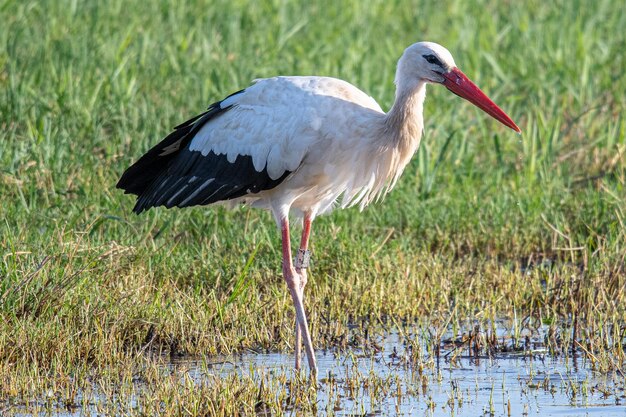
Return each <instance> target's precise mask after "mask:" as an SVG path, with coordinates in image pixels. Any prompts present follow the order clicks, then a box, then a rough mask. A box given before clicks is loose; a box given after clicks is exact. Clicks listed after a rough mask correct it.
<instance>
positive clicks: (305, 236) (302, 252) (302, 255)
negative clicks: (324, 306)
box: [296, 212, 313, 369]
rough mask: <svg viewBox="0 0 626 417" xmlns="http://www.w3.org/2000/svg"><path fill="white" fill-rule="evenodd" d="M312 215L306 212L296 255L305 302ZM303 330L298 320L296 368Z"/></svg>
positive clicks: (297, 270)
mask: <svg viewBox="0 0 626 417" xmlns="http://www.w3.org/2000/svg"><path fill="white" fill-rule="evenodd" d="M312 217H313V216H312V215H311V213H310V212H307V213H305V215H304V220H303V222H302V238H301V239H300V249H299V250H298V254H297V255H296V273H297V274H298V275H299V276H300V298H301V299H302V303H303V304H304V287H305V286H306V283H307V272H306V270H307V268H308V266H309V256H310V255H309V251H308V247H309V236H310V234H311V221H312ZM301 349H302V331H301V329H300V324H299V323H298V322H297V321H296V369H300V361H301V357H302V354H301V352H302V350H301Z"/></svg>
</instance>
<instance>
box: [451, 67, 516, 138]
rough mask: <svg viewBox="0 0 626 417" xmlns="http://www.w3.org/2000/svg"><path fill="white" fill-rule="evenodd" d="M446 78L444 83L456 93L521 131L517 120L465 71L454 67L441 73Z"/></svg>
mask: <svg viewBox="0 0 626 417" xmlns="http://www.w3.org/2000/svg"><path fill="white" fill-rule="evenodd" d="M441 75H442V76H443V77H444V78H445V80H444V81H443V83H442V84H443V85H445V86H446V88H447V89H448V90H450V91H452V92H453V93H454V94H456V95H457V96H459V97H462V98H464V99H466V100H467V101H469V102H470V103H472V104H473V105H475V106H477V107H478V108H480V109H481V110H482V111H484V112H485V113H487V114H488V115H490V116H491V117H493V118H494V119H496V120H497V121H499V122H500V123H502V124H503V125H505V126H508V127H510V128H511V129H513V130H515V131H516V132H517V133H521V132H522V131H521V129H520V128H519V127H518V126H517V125H516V124H515V122H514V121H513V120H512V119H511V118H510V117H509V116H508V115H507V114H506V113H505V112H504V111H503V110H502V109H501V108H500V107H498V106H497V105H496V103H494V102H493V101H491V99H490V98H489V97H487V95H486V94H485V93H483V92H482V91H481V90H480V88H478V87H477V86H476V84H474V83H473V82H472V81H471V80H470V79H469V78H467V76H466V75H465V74H463V72H462V71H461V70H460V69H458V68H456V67H454V68H452V69H451V70H450V71H448V72H446V73H444V74H441Z"/></svg>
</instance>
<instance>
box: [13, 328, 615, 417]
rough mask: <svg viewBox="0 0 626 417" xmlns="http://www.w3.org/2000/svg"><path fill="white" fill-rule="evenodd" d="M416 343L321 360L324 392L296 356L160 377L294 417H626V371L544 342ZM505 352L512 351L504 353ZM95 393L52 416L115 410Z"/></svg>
mask: <svg viewBox="0 0 626 417" xmlns="http://www.w3.org/2000/svg"><path fill="white" fill-rule="evenodd" d="M504 333H505V332H502V334H500V335H498V337H502V338H504V337H505V335H504ZM418 340H421V339H420V338H419V336H417V335H416V334H407V333H406V331H404V332H397V331H396V332H392V333H388V334H378V335H376V336H370V337H368V338H367V339H361V340H356V339H354V340H353V343H352V345H353V347H349V348H346V349H341V350H336V349H333V350H328V351H318V352H317V360H318V367H319V373H318V376H317V389H315V388H312V387H313V385H312V384H311V382H310V381H307V377H306V376H307V375H308V372H302V373H300V374H296V373H295V372H294V371H293V369H292V367H293V355H292V354H291V353H258V352H250V353H244V354H238V355H231V356H212V357H185V356H183V357H179V358H174V359H169V360H168V361H166V362H164V363H163V365H162V366H163V368H162V369H163V371H164V372H165V373H166V374H168V375H171V376H174V377H175V379H177V378H180V379H181V380H182V379H191V380H192V381H194V383H195V384H198V385H201V384H203V383H205V384H206V383H207V381H211V380H213V378H225V377H228V376H230V377H232V376H237V377H238V378H241V379H246V380H248V381H250V380H252V381H254V383H255V386H258V387H259V390H266V393H267V392H270V393H271V397H272V398H275V399H276V403H278V404H282V406H281V407H282V408H283V409H284V410H285V411H286V415H311V414H318V415H336V416H402V415H403V416H413V415H419V416H472V417H474V416H625V417H626V407H625V406H624V404H626V392H624V387H625V386H626V380H625V378H624V376H623V374H621V372H620V371H612V372H603V373H601V372H597V371H594V370H593V364H592V363H591V362H590V361H589V360H588V359H587V357H586V356H585V355H581V354H580V353H578V354H569V355H567V356H560V357H554V356H550V355H549V354H548V352H547V350H546V349H545V348H544V347H543V344H542V342H541V337H540V336H538V335H535V336H534V337H533V338H532V339H529V338H526V343H522V345H523V346H522V347H519V348H518V349H515V346H516V343H513V342H511V341H510V340H509V341H503V342H502V343H499V346H500V347H499V349H497V350H494V351H491V352H490V350H489V349H487V348H486V347H484V346H483V348H481V349H475V348H473V347H472V343H471V342H468V340H470V341H471V339H467V338H464V337H459V338H457V339H452V338H449V339H445V338H444V339H443V341H442V342H441V343H440V344H438V346H439V347H440V349H439V351H438V352H432V349H431V350H430V351H429V350H428V349H427V347H426V346H425V345H424V344H420V342H417V341H418ZM464 340H465V341H464ZM502 340H504V339H502ZM507 345H509V346H510V347H511V348H508V349H507V348H503V346H507ZM294 381H297V382H294ZM142 384H144V383H143V382H142V381H141V380H138V381H136V382H134V383H133V385H134V388H133V391H134V394H132V396H136V395H141V392H142V389H143V388H142ZM298 390H299V391H302V390H306V391H307V394H306V395H304V396H302V395H298V394H297V393H296V391H298ZM97 391H98V390H97V389H94V392H92V393H91V395H90V397H91V399H90V400H89V401H88V403H89V404H90V405H88V406H87V407H78V408H75V409H73V410H71V411H68V410H63V409H61V408H55V409H54V411H52V412H50V410H48V415H56V416H78V415H100V412H101V411H102V410H103V409H107V406H106V404H104V403H105V402H106V400H105V399H104V397H100V398H99V395H98V393H97ZM265 398H267V396H266V397H265ZM302 401H309V402H314V403H315V406H314V407H313V412H310V411H308V412H306V413H302V412H301V411H302V409H304V408H305V409H307V410H310V409H311V407H310V406H307V407H302ZM130 403H134V405H133V407H136V406H137V402H135V401H134V400H131V401H130ZM122 408H123V407H122ZM267 408H268V407H265V406H264V404H263V403H262V402H260V403H258V404H256V406H255V409H256V410H257V415H269V414H268V413H264V410H266V409H267ZM118 410H119V409H118ZM12 411H13V412H12V413H11V414H12V415H20V411H19V410H12ZM135 411H140V410H137V409H135ZM22 415H24V414H22Z"/></svg>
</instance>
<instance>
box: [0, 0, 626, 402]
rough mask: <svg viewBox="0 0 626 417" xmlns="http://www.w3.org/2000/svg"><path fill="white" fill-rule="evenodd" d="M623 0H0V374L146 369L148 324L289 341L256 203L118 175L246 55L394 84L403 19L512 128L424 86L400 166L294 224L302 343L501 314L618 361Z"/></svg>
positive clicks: (55, 380) (186, 333)
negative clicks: (210, 202) (361, 205)
mask: <svg viewBox="0 0 626 417" xmlns="http://www.w3.org/2000/svg"><path fill="white" fill-rule="evenodd" d="M622 9H623V7H622V6H621V5H620V4H618V3H615V2H612V1H601V2H591V1H559V2H553V3H545V2H540V1H527V2H495V1H492V2H489V1H481V0H473V1H455V2H448V3H447V4H446V5H445V6H442V4H441V3H440V2H426V1H368V2H359V1H345V2H330V1H325V2H320V3H316V4H309V2H288V1H282V2H281V1H263V2H246V1H232V0H228V1H226V0H219V1H199V0H198V1H191V0H189V1H181V2H176V4H175V5H173V4H170V2H168V1H161V2H139V1H121V0H110V1H107V2H97V1H83V2H79V1H70V0H62V1H48V2H36V1H14V0H5V1H0V21H1V22H2V28H1V29H0V143H1V144H2V146H0V196H1V197H2V204H0V256H1V258H0V275H1V276H2V280H1V281H0V317H1V320H0V376H2V379H3V380H6V381H11V383H8V384H4V385H2V391H0V397H3V398H9V399H10V401H13V402H15V403H20V402H28V401H30V400H31V399H33V398H40V397H41V395H42V393H43V392H44V390H46V389H53V390H56V391H55V392H57V391H58V392H61V391H63V390H67V389H69V388H68V387H69V384H70V383H69V382H68V381H70V379H67V377H68V376H72V377H73V378H74V379H71V381H74V382H73V383H75V384H78V382H76V381H80V380H81V377H84V379H85V380H86V377H87V376H89V377H90V378H91V379H90V380H91V381H103V382H102V384H106V383H107V382H106V381H114V380H115V377H114V376H115V375H117V374H116V372H117V371H119V372H122V371H124V369H125V366H129V367H131V368H133V369H139V370H138V371H137V372H138V373H139V374H140V375H142V374H141V369H143V368H142V366H143V365H141V364H142V363H144V362H142V361H148V360H149V359H141V358H142V357H141V352H143V351H145V350H147V349H150V350H152V349H157V350H162V351H165V352H168V351H172V350H173V351H175V352H183V353H190V354H214V353H217V352H232V351H238V350H241V349H244V348H258V347H263V348H268V349H288V348H289V349H290V348H291V345H290V344H291V343H292V334H291V332H292V330H293V313H292V310H291V306H290V299H289V297H288V294H287V291H286V290H285V288H284V284H283V282H282V280H281V277H280V258H279V235H278V233H277V231H276V230H275V226H274V222H273V220H272V219H271V218H270V216H269V215H268V214H267V213H263V212H259V211H256V210H250V209H245V208H244V209H238V210H235V211H226V210H224V209H222V208H209V209H198V208H196V209H185V210H164V209H157V210H151V211H150V212H149V213H147V214H145V215H142V216H139V217H137V216H135V215H133V214H131V212H130V210H131V208H132V206H133V199H132V198H131V197H129V196H125V195H123V194H122V193H121V192H120V191H119V190H116V189H115V183H116V181H117V179H118V178H119V176H120V175H121V173H122V172H123V170H124V169H125V168H126V167H127V166H128V165H129V164H130V163H132V162H133V161H134V160H136V159H137V158H138V157H139V156H140V155H141V154H142V152H144V151H145V150H147V149H148V148H149V147H150V146H151V145H152V144H155V143H156V142H157V141H158V140H159V139H160V138H161V137H163V136H164V135H166V134H167V133H168V132H169V131H170V129H171V128H172V126H174V125H176V124H177V123H179V122H181V121H183V120H186V118H188V117H190V116H192V115H194V114H197V113H198V112H200V111H202V109H204V108H205V107H206V106H207V105H208V104H209V103H211V102H213V101H216V100H219V99H220V98H222V97H224V96H225V95H227V94H229V93H231V92H234V91H236V90H238V89H240V88H243V87H245V86H247V85H248V84H249V82H250V80H252V79H254V78H259V77H266V76H272V75H277V74H317V75H330V76H335V77H338V78H342V79H345V80H347V81H350V82H352V83H353V84H355V85H357V86H359V87H360V88H361V89H363V90H364V91H366V92H367V93H369V94H370V95H372V96H373V97H375V98H376V99H377V100H378V101H379V102H380V103H381V105H382V107H383V108H389V106H390V105H391V103H392V101H393V97H394V86H393V74H394V71H395V62H396V60H397V58H398V57H399V56H400V55H401V53H402V51H403V50H404V48H405V47H406V46H408V45H409V44H411V43H412V42H415V41H418V40H432V41H436V42H439V43H441V44H443V45H445V46H447V47H448V48H449V49H450V50H451V52H452V53H453V55H454V56H455V59H456V62H457V64H458V65H459V67H460V68H461V69H462V70H463V71H464V72H465V73H467V74H468V75H469V76H470V77H471V78H472V79H474V80H475V81H476V83H477V84H478V85H480V86H481V87H482V88H483V89H484V90H485V91H487V92H488V94H489V95H490V96H491V97H492V98H493V99H494V101H496V102H497V103H498V104H499V105H500V106H501V107H502V108H504V109H505V110H506V111H507V113H509V114H510V115H511V116H512V117H513V119H514V120H515V121H516V122H517V123H518V124H519V125H520V127H521V128H522V130H523V132H524V133H523V134H522V135H521V136H517V135H515V134H513V133H512V132H510V131H509V130H508V129H506V128H504V127H503V126H501V125H499V124H497V123H496V122H495V121H493V120H492V119H490V118H489V117H488V116H486V115H485V114H482V113H481V112H479V111H478V110H475V109H474V108H473V107H472V106H471V105H470V104H468V103H466V102H463V101H462V100H460V99H459V98H458V97H455V96H454V95H452V94H449V93H448V92H447V91H446V90H445V89H443V88H440V87H434V86H433V87H430V88H429V94H428V98H427V103H426V108H425V120H426V129H425V137H424V140H423V141H422V146H421V148H420V150H419V152H418V154H417V155H416V157H415V158H414V160H413V162H412V163H411V165H410V166H409V167H408V168H407V170H406V172H405V174H404V176H403V177H402V179H401V180H400V182H399V184H398V186H397V187H396V189H395V190H394V191H393V192H392V193H391V194H390V195H389V196H388V197H387V199H386V200H385V201H384V202H383V203H382V204H378V205H375V206H372V207H369V208H368V209H367V210H366V211H364V212H363V213H359V212H358V211H357V210H355V209H351V210H346V211H342V212H336V213H334V214H332V215H331V216H327V217H324V218H320V219H318V221H316V223H315V224H314V226H313V227H314V229H313V237H312V239H313V240H312V249H313V252H314V260H313V268H312V269H311V272H310V276H311V279H310V287H308V288H307V298H306V301H307V309H308V310H309V311H310V316H311V317H310V321H311V322H312V327H313V334H314V340H315V344H316V345H317V346H320V347H321V346H333V345H337V344H338V343H337V340H341V335H342V334H345V332H346V328H347V324H348V323H349V322H358V321H359V320H361V319H363V318H364V317H368V318H370V319H372V320H388V319H390V320H391V322H393V321H400V320H403V319H406V320H418V319H419V320H426V319H430V320H432V321H433V322H434V323H440V325H444V324H446V323H450V325H451V326H454V325H455V323H460V322H461V321H463V320H465V319H467V318H475V319H477V320H488V319H493V318H496V317H510V318H512V317H513V316H514V314H515V315H517V316H518V317H530V320H536V321H537V322H544V323H546V324H549V325H551V326H553V327H554V328H555V329H556V330H555V331H557V332H558V333H559V334H561V333H562V334H563V335H565V334H570V335H571V332H572V331H574V332H575V333H576V335H577V337H578V340H580V342H581V343H583V344H585V346H586V348H587V349H589V350H590V352H593V353H594V355H598V357H600V358H603V359H602V361H601V363H602V364H603V366H605V369H608V368H611V367H613V368H614V367H620V366H622V365H623V361H624V352H623V343H624V340H623V338H624V326H625V325H626V299H625V296H624V291H623V289H624V284H625V281H626V277H625V276H626V269H625V267H624V262H625V258H626V228H625V222H626V219H625V217H626V207H625V203H624V202H625V201H626V200H625V199H626V189H625V185H626V169H625V164H624V152H625V151H626V121H625V118H624V109H625V107H626V102H625V98H624V91H626V77H625V76H624V68H626V62H625V58H624V54H623V48H624V45H626V33H625V32H624V30H623V28H624V27H626V13H624V12H623V10H622ZM250 260H252V263H251V265H250V267H249V268H248V267H247V263H248V261H250ZM574 323H575V324H574ZM573 326H574V327H575V328H573ZM148 336H150V337H148ZM571 347H572V346H571V340H570V337H564V338H562V340H560V341H559V343H555V344H554V348H555V349H558V348H561V349H563V351H565V352H566V351H567V349H569V348H571ZM124 364H125V365H124ZM143 377H144V378H146V379H148V377H146V376H145V375H143ZM64 378H66V379H64ZM84 384H87V382H85V383H84ZM83 389H84V385H83ZM211 392H213V391H211ZM216 392H217V391H215V392H213V394H212V395H218V394H215V393H216ZM250 392H252V391H250ZM207 395H208V394H207ZM234 397H236V395H235V396H234ZM244 397H245V398H252V397H253V394H252V393H251V394H250V396H243V397H241V401H242V402H243V401H247V400H245V399H244ZM216 413H217V412H216ZM224 413H225V414H228V412H224Z"/></svg>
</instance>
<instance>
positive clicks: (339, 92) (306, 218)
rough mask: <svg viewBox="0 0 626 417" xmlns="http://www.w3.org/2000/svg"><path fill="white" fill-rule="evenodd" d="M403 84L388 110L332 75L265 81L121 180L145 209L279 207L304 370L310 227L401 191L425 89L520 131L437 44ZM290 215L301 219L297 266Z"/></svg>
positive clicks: (409, 67)
mask: <svg viewBox="0 0 626 417" xmlns="http://www.w3.org/2000/svg"><path fill="white" fill-rule="evenodd" d="M395 83H396V99H395V102H394V104H393V107H392V108H391V110H390V111H389V112H388V113H385V112H384V111H383V110H382V109H381V108H380V106H379V105H378V104H377V103H376V101H375V100H374V99H372V98H371V97H370V96H368V95H367V94H366V93H364V92H363V91H361V90H359V89H358V88H356V87H354V86H353V85H351V84H349V83H347V82H345V81H342V80H338V79H335V78H328V77H275V78H267V79H261V80H256V81H255V82H254V84H253V85H251V86H250V87H248V88H246V89H244V90H241V91H239V92H236V93H234V94H232V95H230V96H228V97H226V98H225V99H224V100H222V101H219V102H216V103H213V104H212V105H211V106H210V107H209V108H208V110H207V111H205V112H204V113H202V114H200V115H198V116H196V117H194V118H193V119H190V120H188V121H186V122H185V123H183V124H181V125H179V126H177V127H176V128H175V130H174V132H172V133H171V134H170V135H169V136H167V137H166V138H165V139H163V141H161V142H160V143H159V144H158V145H156V146H155V147H153V148H152V149H150V150H149V151H148V152H147V153H146V154H145V155H143V156H142V157H141V158H140V159H139V160H138V161H137V162H136V163H135V164H133V165H132V166H131V167H130V168H128V169H127V170H126V172H124V175H123V176H122V178H121V179H120V181H119V182H118V184H117V187H118V188H121V189H123V190H125V192H126V193H131V194H135V195H137V197H138V198H137V203H136V205H135V208H134V209H133V211H135V212H136V213H141V212H143V211H144V210H147V209H149V208H151V207H156V206H165V207H167V208H170V207H188V206H196V205H209V204H214V203H218V202H228V203H245V204H249V205H251V206H253V207H260V208H264V209H267V210H271V212H272V213H273V215H274V218H275V219H276V223H277V224H278V227H279V228H280V230H281V233H282V256H283V261H282V262H283V263H282V268H283V277H284V279H285V281H286V283H287V287H288V288H289V291H290V293H291V298H292V299H293V303H294V306H295V310H296V320H297V322H296V343H295V351H296V359H295V367H296V369H299V367H300V346H301V344H302V342H304V346H305V349H306V355H307V359H308V363H309V367H310V368H311V370H312V371H313V372H315V371H316V364H315V355H314V352H313V344H312V343H311V336H310V334H309V327H308V324H307V319H306V315H305V311H304V305H303V292H304V287H305V285H306V282H307V273H306V268H307V267H308V264H309V257H310V252H309V250H308V244H309V234H310V232H311V222H312V221H313V220H314V219H315V217H316V216H318V215H320V214H322V213H328V212H330V211H331V210H332V209H333V208H335V207H337V206H339V207H342V208H344V207H350V206H354V205H358V206H359V207H360V208H361V209H362V208H363V207H365V206H366V205H368V204H369V203H370V202H372V201H374V200H376V198H377V197H380V196H383V195H384V194H386V193H387V192H389V190H391V188H393V186H394V184H395V183H396V181H397V180H398V177H399V176H400V174H401V173H402V171H403V169H404V167H405V166H406V165H407V163H408V162H409V160H410V159H411V157H412V155H413V154H414V153H415V151H416V150H417V148H418V146H419V143H420V137H421V135H422V128H423V119H422V109H423V103H424V98H425V97H426V84H428V83H433V84H443V85H444V86H445V87H447V88H448V89H449V90H450V91H452V92H453V93H455V94H457V95H459V96H460V97H462V98H465V99H467V100H469V101H470V102H471V103H473V104H474V105H476V106H478V107H479V108H481V109H482V110H483V111H485V112H486V113H487V114H489V115H490V116H492V117H494V118H495V119H496V120H498V121H500V122H501V123H503V124H504V125H506V126H508V127H510V128H511V129H513V130H515V131H517V132H520V129H519V127H517V125H516V124H515V123H514V122H513V120H511V118H510V117H509V116H507V115H506V113H505V112H504V111H502V110H501V109H500V108H499V107H498V106H497V105H496V104H495V103H493V102H492V101H491V100H490V99H489V98H488V97H487V96H486V95H485V94H484V93H483V92H482V91H481V90H480V89H479V88H478V87H477V86H476V85H474V83H472V82H471V81H470V80H469V79H468V78H467V77H466V76H465V75H464V74H463V73H462V72H461V71H460V70H459V69H458V68H457V67H456V65H455V63H454V59H453V58H452V55H450V52H448V50H447V49H445V48H444V47H442V46H441V45H438V44H436V43H432V42H419V43H416V44H413V45H411V46H409V47H408V48H407V49H406V50H405V51H404V53H403V54H402V57H401V58H400V60H399V61H398V66H397V71H396V78H395ZM292 209H293V211H294V212H295V214H296V215H298V216H299V217H302V218H303V231H302V238H301V240H300V248H299V249H298V251H297V255H296V257H295V261H292V251H291V242H290V237H289V213H290V211H292ZM302 339H303V340H302Z"/></svg>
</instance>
